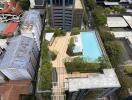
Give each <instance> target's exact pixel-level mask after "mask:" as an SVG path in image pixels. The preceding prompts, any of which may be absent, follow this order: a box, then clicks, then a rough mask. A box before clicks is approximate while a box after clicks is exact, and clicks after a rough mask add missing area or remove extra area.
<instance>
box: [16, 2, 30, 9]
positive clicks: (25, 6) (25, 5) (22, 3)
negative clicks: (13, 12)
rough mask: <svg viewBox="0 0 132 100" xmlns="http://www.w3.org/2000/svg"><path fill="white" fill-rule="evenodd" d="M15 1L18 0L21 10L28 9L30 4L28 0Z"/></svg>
mask: <svg viewBox="0 0 132 100" xmlns="http://www.w3.org/2000/svg"><path fill="white" fill-rule="evenodd" d="M16 2H19V3H20V5H21V7H22V9H23V10H28V9H29V6H30V2H29V0H16Z"/></svg>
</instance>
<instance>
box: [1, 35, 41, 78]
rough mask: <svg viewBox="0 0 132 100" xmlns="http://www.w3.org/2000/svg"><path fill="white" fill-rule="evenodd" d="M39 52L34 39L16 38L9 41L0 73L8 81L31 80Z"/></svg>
mask: <svg viewBox="0 0 132 100" xmlns="http://www.w3.org/2000/svg"><path fill="white" fill-rule="evenodd" d="M38 53H39V50H38V48H37V46H36V45H35V42H34V39H32V38H29V37H25V36H22V35H20V36H17V37H14V38H12V39H11V41H10V42H9V45H8V46H7V48H6V53H5V55H4V58H3V59H2V61H1V64H0V71H1V72H2V73H3V74H4V75H5V76H6V77H8V78H9V79H10V80H24V79H29V80H31V79H33V78H34V74H35V69H36V65H37V59H38Z"/></svg>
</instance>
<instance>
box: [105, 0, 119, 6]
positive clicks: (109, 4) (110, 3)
mask: <svg viewBox="0 0 132 100" xmlns="http://www.w3.org/2000/svg"><path fill="white" fill-rule="evenodd" d="M104 4H105V5H107V6H117V5H119V2H108V1H104Z"/></svg>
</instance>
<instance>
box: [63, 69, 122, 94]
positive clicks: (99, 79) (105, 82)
mask: <svg viewBox="0 0 132 100" xmlns="http://www.w3.org/2000/svg"><path fill="white" fill-rule="evenodd" d="M113 87H117V88H119V87H120V83H119V81H118V78H117V76H116V73H115V71H114V69H103V74H100V73H94V74H91V75H90V74H89V75H88V76H87V77H74V78H73V77H69V78H67V79H66V80H65V89H66V90H67V89H68V90H69V91H70V92H74V91H78V90H80V89H97V88H113Z"/></svg>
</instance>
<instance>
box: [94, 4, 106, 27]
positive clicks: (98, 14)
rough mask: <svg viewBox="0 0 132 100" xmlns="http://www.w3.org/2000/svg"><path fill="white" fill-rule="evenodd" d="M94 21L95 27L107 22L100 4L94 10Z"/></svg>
mask: <svg viewBox="0 0 132 100" xmlns="http://www.w3.org/2000/svg"><path fill="white" fill-rule="evenodd" d="M93 15H94V21H95V24H96V26H97V27H99V26H104V25H105V24H106V22H107V18H106V16H105V14H104V9H103V8H102V7H101V6H97V7H96V8H95V10H94V13H93Z"/></svg>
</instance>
